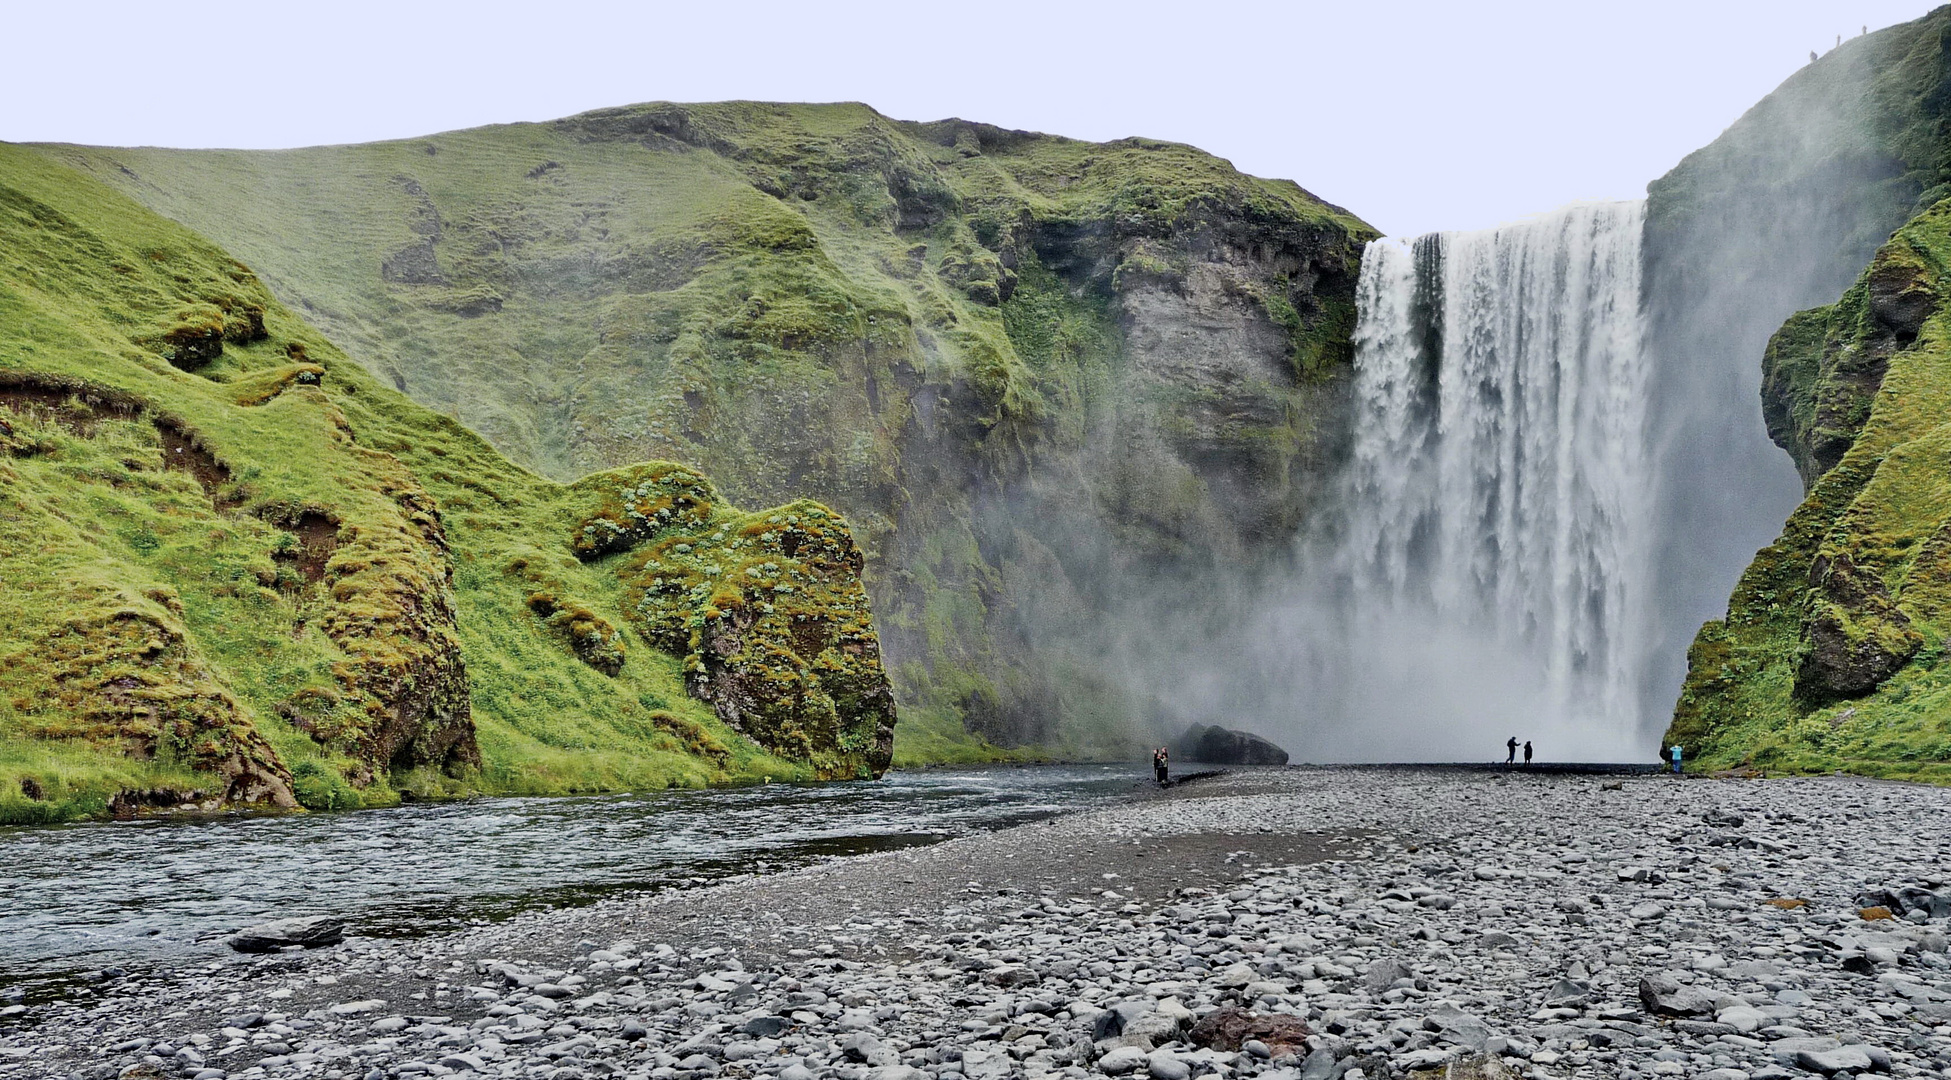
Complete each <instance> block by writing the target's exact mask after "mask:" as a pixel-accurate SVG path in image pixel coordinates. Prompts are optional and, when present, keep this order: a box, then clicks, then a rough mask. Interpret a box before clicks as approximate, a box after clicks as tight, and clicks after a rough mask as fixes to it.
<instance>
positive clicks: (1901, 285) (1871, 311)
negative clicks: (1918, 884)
mask: <svg viewBox="0 0 1951 1080" xmlns="http://www.w3.org/2000/svg"><path fill="white" fill-rule="evenodd" d="M1948 293H1951V201H1943V202H1939V203H1938V204H1937V205H1936V206H1934V207H1932V208H1931V209H1929V210H1927V211H1926V212H1924V213H1923V214H1921V215H1919V216H1918V217H1917V218H1915V219H1913V220H1912V221H1911V222H1910V223H1908V224H1906V225H1905V226H1904V227H1903V228H1901V229H1899V230H1898V231H1897V233H1896V234H1895V235H1894V236H1893V237H1891V239H1890V241H1889V242H1888V243H1887V244H1886V245H1884V247H1883V248H1882V250H1881V251H1879V252H1878V253H1877V256H1876V258H1875V260H1874V261H1873V262H1872V263H1871V265H1870V267H1869V268H1868V269H1867V270H1865V271H1864V273H1863V275H1862V277H1861V278H1860V279H1859V280H1858V281H1857V283H1856V284H1855V285H1854V286H1853V287H1851V288H1850V290H1849V291H1848V292H1847V293H1845V294H1844V296H1843V298H1842V299H1841V300H1840V301H1839V302H1838V303H1836V304H1834V305H1832V306H1830V307H1826V308H1818V309H1815V310H1811V311H1805V312H1802V313H1800V314H1797V315H1796V316H1794V317H1793V318H1791V319H1790V320H1789V321H1788V323H1787V324H1786V325H1785V326H1783V328H1782V329H1781V331H1780V332H1779V333H1777V334H1776V336H1775V338H1774V340H1773V341H1771V342H1770V344H1769V349H1768V355H1767V363H1766V378H1767V381H1766V384H1765V389H1764V397H1765V400H1766V402H1767V405H1768V409H1767V411H1768V419H1769V426H1770V430H1771V432H1772V433H1773V434H1774V436H1775V438H1776V439H1777V441H1778V442H1781V443H1782V444H1783V445H1784V447H1785V448H1787V449H1789V451H1790V452H1791V454H1792V455H1793V456H1794V457H1795V459H1796V462H1797V466H1798V467H1799V468H1800V469H1801V471H1802V474H1803V476H1804V478H1805V481H1806V483H1807V484H1808V489H1809V492H1808V498H1807V499H1806V500H1805V501H1804V502H1803V503H1802V505H1801V506H1800V507H1798V508H1797V509H1796V511H1795V513H1794V514H1793V516H1791V517H1790V518H1789V521H1788V524H1787V526H1786V527H1785V528H1784V530H1783V533H1782V536H1781V538H1780V539H1778V540H1777V541H1776V542H1775V543H1774V544H1772V545H1770V546H1769V547H1767V548H1765V549H1764V550H1762V551H1761V552H1760V553H1759V554H1758V555H1757V556H1756V558H1755V561H1754V563H1753V564H1752V565H1751V566H1750V567H1749V569H1748V571H1747V573H1746V574H1745V575H1743V577H1742V579H1741V582H1740V585H1739V586H1738V587H1737V589H1736V591H1735V593H1734V596H1733V598H1732V600H1731V601H1730V603H1729V607H1728V615H1727V618H1726V619H1725V620H1722V621H1717V622H1712V623H1709V624H1707V625H1706V626H1705V627H1703V628H1702V630H1701V632H1700V635H1699V636H1698V637H1697V638H1696V639H1695V641H1694V644H1693V647H1692V649H1691V651H1690V652H1689V654H1688V675H1687V682H1686V685H1685V687H1684V689H1683V690H1682V692H1681V696H1680V701H1679V705H1678V707H1677V709H1676V711H1675V714H1674V719H1673V724H1672V726H1671V728H1670V729H1669V730H1668V732H1667V736H1666V738H1667V742H1668V744H1671V743H1673V742H1675V741H1677V742H1679V743H1680V744H1682V745H1683V746H1686V747H1688V748H1690V752H1691V753H1692V754H1693V755H1694V758H1695V760H1697V761H1698V762H1699V765H1700V767H1702V768H1707V769H1718V768H1732V767H1738V766H1745V767H1752V768H1759V769H1763V770H1767V771H1780V772H1815V771H1830V770H1835V769H1844V770H1848V771H1851V772H1858V773H1863V774H1867V775H1873V776H1886V777H1898V778H1907V779H1926V780H1933V781H1937V782H1951V664H1946V663H1945V662H1944V657H1945V642H1946V638H1947V635H1948V634H1951V305H1947V304H1946V303H1945V300H1946V298H1947V294H1948Z"/></svg>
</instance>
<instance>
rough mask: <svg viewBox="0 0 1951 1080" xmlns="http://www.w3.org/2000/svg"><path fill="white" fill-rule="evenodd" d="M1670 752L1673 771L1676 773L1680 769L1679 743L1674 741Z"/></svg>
mask: <svg viewBox="0 0 1951 1080" xmlns="http://www.w3.org/2000/svg"><path fill="white" fill-rule="evenodd" d="M1671 752H1672V754H1673V771H1674V772H1676V773H1677V772H1679V771H1680V744H1679V743H1674V744H1673V750H1672V751H1671Z"/></svg>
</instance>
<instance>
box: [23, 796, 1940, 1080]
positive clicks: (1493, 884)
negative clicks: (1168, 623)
mask: <svg viewBox="0 0 1951 1080" xmlns="http://www.w3.org/2000/svg"><path fill="white" fill-rule="evenodd" d="M1948 932H1951V802H1948V801H1947V793H1946V792H1945V791H1944V790H1942V789H1937V788H1931V787H1923V786H1916V785H1907V784H1894V783H1883V782H1877V781H1870V780H1861V779H1850V778H1842V777H1822V778H1809V779H1772V780H1706V779H1691V778H1690V779H1681V778H1674V777H1667V776H1641V777H1631V778H1624V779H1614V778H1604V777H1594V776H1577V775H1545V774H1526V773H1524V772H1522V771H1521V770H1515V771H1512V772H1510V773H1498V772H1448V771H1441V770H1424V769H1415V768H1407V767H1405V768H1391V769H1331V768H1321V769H1279V770H1272V769H1270V770H1243V771H1240V772H1235V773H1231V774H1227V775H1224V776H1219V777H1213V778H1208V779H1203V780H1200V781H1198V782H1195V783H1191V784H1185V785H1182V786H1178V787H1174V788H1172V789H1170V790H1167V791H1162V792H1156V793H1145V794H1140V795H1135V796H1134V797H1133V798H1132V799H1131V800H1129V801H1126V802H1123V803H1120V804H1118V805H1114V806H1111V807H1108V808H1103V809H1096V810H1090V811H1085V812H1078V813H1072V814H1068V815H1064V816H1060V817H1056V818H1052V819H1049V820H1046V821H1041V822H1037V823H1033V824H1028V825H1022V826H1017V827H1015V828H1011V829H1006V830H1002V831H999V832H994V833H988V834H984V835H980V836H973V837H967V838H963V839H958V840H953V841H949V842H946V843H942V844H938V845H935V846H932V847H926V848H915V849H907V850H902V851H896V852H890V853H885V854H878V855H868V856H859V857H853V858H846V859H836V860H833V861H830V862H826V863H822V864H820V865H817V866H813V867H809V868H804V869H799V870H793V871H789V872H784V873H775V874H764V875H751V876H746V877H741V878H735V879H731V880H727V881H724V882H721V883H718V884H715V885H711V886H708V887H700V888H695V889H688V890H681V891H675V892H669V893H664V894H660V895H657V896H650V897H628V898H619V899H611V900H607V901H604V902H602V903H599V904H596V905H594V906H590V907H585V908H578V909H569V910H555V911H545V912H535V913H530V914H527V915H523V916H520V917H517V918H514V919H510V920H508V921H504V922H498V923H493V924H488V925H480V926H474V927H470V928H468V929H466V930H463V931H458V932H452V933H444V934H435V935H430V936H425V937H418V938H404V939H387V940H376V939H367V938H360V937H356V936H355V937H350V938H347V939H346V940H344V941H343V942H340V943H338V944H334V945H330V946H326V947H322V948H315V949H295V948H294V949H290V950H286V951H281V952H272V953H269V954H264V955H259V956H242V955H236V954H231V953H230V951H229V950H228V949H227V948H224V947H223V946H221V945H219V944H214V943H213V945H212V947H211V952H210V955H209V956H208V957H207V958H205V959H203V960H202V961H201V962H198V963H194V964H188V965H181V966H173V967H167V968H159V969H155V970H145V971H140V972H134V973H130V974H127V975H122V976H119V977H117V976H112V975H111V976H110V977H106V978H104V979H102V980H101V981H99V982H95V983H89V984H77V985H76V986H75V988H74V990H73V992H72V993H68V994H66V995H64V996H61V997H57V998H54V999H52V1000H40V1001H0V1006H4V1008H0V1077H8V1078H12V1077H21V1078H37V1080H38V1078H48V1080H57V1078H72V1080H116V1078H119V1080H178V1078H181V1080H272V1078H278V1080H284V1078H306V1080H423V1078H431V1077H457V1078H460V1080H474V1078H476V1077H480V1078H490V1077H494V1078H511V1080H512V1078H516V1077H520V1078H525V1080H526V1078H535V1080H593V1078H599V1077H624V1078H628V1080H709V1078H718V1077H725V1078H741V1080H747V1078H749V1080H760V1078H776V1080H820V1078H834V1080H956V1078H967V1080H1001V1078H1004V1077H1017V1076H1021V1077H1064V1078H1071V1080H1083V1078H1087V1077H1099V1076H1114V1077H1115V1076H1131V1077H1145V1078H1154V1080H1190V1078H1191V1077H1198V1076H1211V1077H1216V1078H1219V1080H1230V1078H1233V1077H1242V1078H1244V1077H1265V1078H1270V1080H1333V1078H1337V1077H1339V1078H1344V1080H1382V1078H1395V1077H1405V1076H1432V1077H1434V1076H1449V1077H1454V1078H1462V1077H1467V1076H1484V1077H1500V1076H1522V1077H1537V1078H1541V1080H1542V1078H1553V1077H1567V1078H1568V1077H1592V1078H1615V1077H1616V1078H1621V1080H1634V1078H1641V1077H1664V1076H1676V1077H1693V1078H1699V1080H1779V1078H1784V1077H1801V1076H1831V1077H1856V1076H1862V1075H1871V1074H1879V1075H1882V1074H1887V1075H1891V1076H1899V1077H1910V1076H1942V1075H1946V1074H1947V1072H1951V957H1948V956H1947V952H1946V949H1947V933H1948Z"/></svg>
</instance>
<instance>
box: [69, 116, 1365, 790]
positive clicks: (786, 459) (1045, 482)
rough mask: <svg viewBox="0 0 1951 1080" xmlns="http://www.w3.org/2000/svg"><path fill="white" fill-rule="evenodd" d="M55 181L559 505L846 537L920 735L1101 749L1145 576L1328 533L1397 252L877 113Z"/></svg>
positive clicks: (502, 137) (1196, 183)
mask: <svg viewBox="0 0 1951 1080" xmlns="http://www.w3.org/2000/svg"><path fill="white" fill-rule="evenodd" d="M43 152H44V153H46V154H48V155H50V156H51V157H53V158H56V159H58V160H61V161H64V162H70V163H73V164H75V165H76V166H78V167H80V168H83V169H87V170H90V171H92V172H93V173H94V175H96V176H98V177H100V178H101V179H102V180H104V181H105V182H108V183H111V184H114V185H117V186H119V187H121V188H122V190H124V191H126V192H127V193H128V194H130V195H131V196H132V197H134V198H136V199H139V200H141V201H143V202H145V203H147V204H148V205H150V206H151V207H152V208H154V209H156V210H158V211H160V212H162V213H164V214H167V215H169V216H171V217H174V218H176V219H178V220H179V221H182V222H184V223H186V224H189V225H191V226H192V227H194V228H197V229H200V230H203V231H205V232H207V233H208V234H209V235H211V236H213V237H214V238H216V239H218V240H219V241H220V242H222V243H224V244H226V245H227V246H229V247H230V248H232V250H235V251H236V252H238V254H239V255H241V256H242V257H244V258H246V259H247V260H249V261H250V262H251V263H252V265H253V266H255V267H257V268H258V269H259V270H260V271H261V272H263V273H264V274H265V277H266V280H267V282H268V283H269V284H270V286H271V287H272V289H273V290H275V291H276V292H277V294H278V295H279V296H280V297H281V298H283V299H284V300H285V301H287V302H289V303H292V304H294V305H296V306H299V307H300V308H302V309H303V310H304V311H305V312H306V314H307V315H308V317H310V318H312V319H313V320H315V321H316V322H317V323H318V324H319V325H320V326H321V327H322V328H324V329H325V330H326V331H327V332H329V333H330V334H331V335H332V336H333V337H334V339H335V340H337V341H339V342H340V343H342V344H343V345H345V346H346V348H347V349H348V351H349V353H350V354H351V355H352V356H353V357H354V358H355V359H357V360H358V361H359V362H360V363H361V364H362V365H364V366H365V367H367V368H368V369H369V370H371V371H373V372H375V373H378V374H380V375H381V376H382V377H383V378H385V379H387V380H389V381H391V382H392V383H393V384H394V385H395V386H397V387H399V388H401V389H403V390H405V391H406V392H407V393H408V394H409V395H412V396H413V397H415V398H416V399H418V400H420V401H422V402H424V403H426V404H428V405H430V406H433V407H434V408H436V409H441V410H448V411H450V412H451V413H452V414H453V415H455V416H457V417H458V418H459V419H461V420H462V421H463V422H465V423H467V424H468V425H470V426H471V427H473V428H475V429H477V430H480V431H481V432H483V433H484V434H485V435H487V437H488V438H489V439H490V440H491V441H493V442H494V443H495V444H496V445H497V446H498V447H499V448H501V449H502V450H504V451H505V452H507V453H509V454H510V455H511V456H513V457H514V458H515V459H516V460H518V461H520V462H523V463H525V464H528V465H530V466H531V467H534V468H536V469H538V470H540V471H542V472H544V473H547V474H550V475H553V476H556V477H559V478H563V479H568V478H571V477H573V476H576V475H580V474H581V473H584V472H588V471H591V470H596V469H607V468H613V467H616V466H618V465H621V464H623V463H626V462H629V461H634V460H640V459H644V458H671V459H675V460H683V461H688V462H694V463H696V464H697V465H698V466H699V467H700V468H702V469H703V470H704V471H706V472H708V473H709V474H710V475H711V476H713V477H714V478H715V480H716V481H717V483H718V484H719V485H720V487H721V488H722V489H723V490H724V491H725V492H726V493H727V494H728V495H729V496H731V497H732V498H734V499H735V500H738V501H742V502H757V503H772V502H780V501H784V500H787V499H792V498H798V497H801V496H809V497H813V498H818V499H821V500H823V501H825V502H827V503H829V504H831V505H833V506H835V507H837V508H838V509H840V510H841V511H843V512H844V513H845V514H846V515H847V518H848V520H849V521H851V522H852V524H853V529H854V533H855V535H856V536H857V537H858V538H859V541H860V546H861V548H862V550H863V552H864V554H865V572H866V579H867V583H868V590H869V592H870V593H871V594H872V596H873V598H874V607H875V609H876V611H877V612H878V614H879V616H880V626H881V630H882V637H883V639H884V641H885V646H886V650H887V656H888V664H889V669H890V671H891V673H892V674H893V676H894V680H895V685H896V687H897V689H898V690H899V691H900V695H901V697H902V699H903V700H904V702H907V703H911V704H912V705H913V706H916V707H914V708H911V709H909V710H908V713H907V719H908V722H909V726H911V727H913V728H914V729H916V730H917V731H920V732H924V733H932V734H933V735H935V736H941V737H950V736H951V735H954V733H959V732H962V731H964V730H967V731H972V732H975V733H976V734H978V735H980V736H984V737H988V738H991V739H994V740H997V741H1000V742H1004V743H1025V742H1033V743H1040V744H1045V745H1056V746H1060V747H1062V748H1064V749H1066V750H1067V751H1069V752H1072V753H1088V752H1091V751H1092V749H1093V748H1096V749H1106V750H1108V749H1113V748H1118V747H1119V746H1120V744H1121V740H1122V738H1123V734H1124V728H1123V723H1124V718H1125V717H1127V716H1129V715H1130V714H1131V712H1132V711H1133V704H1134V703H1132V702H1130V701H1128V700H1124V699H1123V698H1122V697H1121V696H1120V691H1119V688H1118V687H1116V686H1114V685H1112V684H1110V683H1108V682H1107V681H1106V680H1105V679H1104V677H1103V676H1102V675H1101V674H1099V673H1098V669H1099V667H1100V666H1101V665H1100V664H1099V663H1098V660H1099V659H1100V658H1101V654H1102V650H1103V649H1104V648H1105V647H1106V643H1105V639H1106V638H1107V636H1115V633H1122V632H1126V630H1127V629H1128V628H1117V629H1116V630H1115V631H1112V630H1107V625H1108V623H1107V620H1115V618H1116V617H1117V614H1118V612H1119V611H1120V610H1121V604H1122V598H1123V596H1124V595H1125V594H1126V593H1127V592H1128V591H1129V589H1130V587H1131V585H1132V583H1133V582H1134V581H1138V580H1146V579H1151V578H1156V579H1164V580H1175V581H1181V582H1184V581H1189V580H1190V581H1197V580H1199V579H1200V578H1201V576H1202V575H1213V574H1217V573H1220V572H1221V568H1231V567H1235V566H1238V565H1240V564H1243V563H1251V562H1252V561H1253V560H1254V559H1255V558H1256V557H1257V556H1258V555H1259V554H1260V553H1262V552H1263V551H1265V550H1268V549H1269V548H1271V547H1273V546H1277V545H1279V544H1280V543H1283V542H1284V541H1285V539H1286V538H1287V537H1289V536H1291V535H1292V532H1293V530H1294V528H1295V526H1296V525H1297V524H1298V523H1299V522H1300V521H1301V520H1302V519H1303V518H1304V517H1305V516H1306V515H1307V513H1308V511H1309V508H1310V505H1311V502H1312V500H1313V499H1314V498H1315V497H1316V485H1317V483H1318V482H1319V481H1320V480H1321V479H1322V478H1324V477H1325V475H1326V474H1327V472H1328V471H1329V470H1328V466H1329V465H1330V464H1331V463H1332V461H1333V460H1334V459H1335V457H1336V455H1337V453H1338V452H1339V448H1340V446H1341V443H1342V440H1343V436H1344V431H1343V427H1342V425H1343V424H1344V422H1345V420H1344V415H1345V414H1344V411H1343V410H1342V408H1341V404H1342V397H1343V394H1344V389H1345V383H1346V378H1347V373H1348V368H1349V362H1350V359H1351V353H1350V345H1349V334H1350V331H1351V330H1352V327H1353V322H1354V299H1353V293H1354V281H1355V272H1356V266H1357V261H1358V259H1359V256H1360V251H1361V246H1362V244H1363V243H1365V242H1366V240H1367V239H1369V238H1370V237H1372V236H1373V231H1372V230H1370V229H1369V228H1368V227H1367V226H1365V225H1363V224H1362V223H1361V222H1360V221H1358V220H1356V219H1354V218H1353V217H1351V216H1350V215H1348V214H1346V213H1345V212H1343V211H1341V210H1339V209H1338V208H1335V207H1331V206H1327V205H1325V204H1323V203H1321V202H1319V201H1318V200H1315V199H1314V198H1312V197H1311V196H1309V195H1308V194H1307V193H1306V192H1304V191H1302V190H1301V189H1299V188H1297V187H1295V186H1294V185H1292V184H1288V183H1283V182H1274V181H1265V180H1259V179H1255V178H1252V177H1247V176H1243V175H1241V174H1239V173H1237V172H1236V171H1234V170H1233V169H1232V168H1231V167H1230V166H1228V165H1227V164H1226V163H1225V162H1223V161H1219V160H1217V159H1215V158H1212V157H1210V156H1208V155H1205V154H1202V153H1200V152H1198V151H1196V150H1192V149H1190V148H1188V147H1183V146H1177V145H1173V144H1166V143H1157V142H1151V141H1147V140H1141V139H1128V140H1123V141H1120V142H1116V143H1108V144H1090V143H1082V142H1076V141H1072V140H1067V139H1060V138H1055V137H1051V136H1045V135H1036V134H1031V133H1027V132H1018V131H1005V130H1002V129H999V128H994V127H990V126H987V125H981V124H972V123H966V122H962V121H943V122H940V123H932V124H908V123H899V122H895V121H891V120H888V119H887V118H885V117H882V116H880V115H878V114H877V113H875V112H874V111H873V110H871V109H868V108H866V107H864V106H858V105H832V106H781V105H765V104H755V103H725V104H718V105H700V106H679V105H666V104H658V105H646V106H636V107H631V108H625V109H612V110H604V111H601V112H596V113H590V114H585V115H582V116H576V117H571V118H568V119H566V120H562V121H557V122H555V123H550V124H526V125H511V126H506V127H496V128H484V129H478V130H474V131H465V132H455V133H449V134H444V135H438V136H432V137H429V138H426V139H417V140H410V141H405V142H398V143H385V144H373V145H368V146H355V147H334V148H321V149H314V150H301V151H290V152H280V153H243V152H185V151H159V150H99V149H87V148H73V147H48V148H43ZM1139 632H1141V633H1142V632H1147V631H1145V630H1144V628H1140V630H1139ZM955 737H959V736H955Z"/></svg>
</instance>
